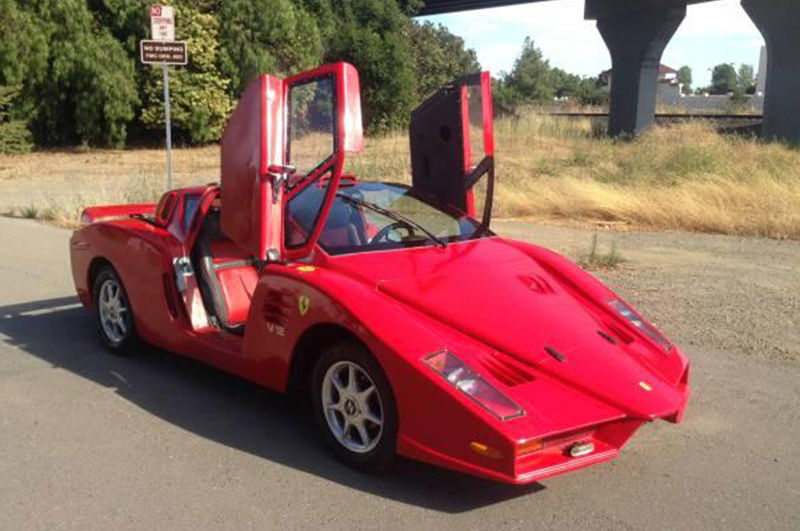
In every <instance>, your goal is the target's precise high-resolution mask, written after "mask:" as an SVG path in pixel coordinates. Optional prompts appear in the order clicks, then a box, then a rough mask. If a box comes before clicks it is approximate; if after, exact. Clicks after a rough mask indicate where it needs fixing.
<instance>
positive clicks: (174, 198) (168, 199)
mask: <svg viewBox="0 0 800 531" xmlns="http://www.w3.org/2000/svg"><path fill="white" fill-rule="evenodd" d="M177 204H178V194H176V193H175V192H167V193H165V194H164V195H162V196H161V199H160V200H159V201H158V206H157V207H156V213H155V218H154V221H155V224H156V225H158V226H159V227H166V226H167V225H169V221H170V219H172V214H173V212H175V206H176V205H177Z"/></svg>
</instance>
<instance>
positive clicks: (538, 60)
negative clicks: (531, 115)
mask: <svg viewBox="0 0 800 531" xmlns="http://www.w3.org/2000/svg"><path fill="white" fill-rule="evenodd" d="M555 84H556V79H555V76H554V75H553V73H552V71H551V69H550V63H549V62H548V61H547V60H546V59H545V58H544V56H543V55H542V51H541V50H540V49H539V48H537V47H536V45H535V44H534V42H533V39H531V38H530V37H526V38H525V42H524V43H523V45H522V51H521V52H520V54H519V56H518V57H517V60H516V61H515V62H514V68H513V69H512V70H511V73H510V74H508V75H507V76H506V77H505V78H504V79H503V85H504V86H505V90H504V91H502V92H501V94H502V95H503V96H502V97H503V98H509V99H510V101H505V102H504V103H506V104H507V105H510V106H512V107H513V106H516V105H520V104H522V103H541V102H546V101H551V100H552V99H553V97H554V96H555V95H556V86H555Z"/></svg>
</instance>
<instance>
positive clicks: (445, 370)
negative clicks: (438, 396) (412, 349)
mask: <svg viewBox="0 0 800 531" xmlns="http://www.w3.org/2000/svg"><path fill="white" fill-rule="evenodd" d="M423 361H424V362H425V363H426V364H427V365H428V366H429V367H430V368H431V369H433V370H434V371H436V372H437V373H439V374H440V375H441V376H442V378H444V379H445V380H447V381H448V382H450V383H451V384H452V385H453V386H454V387H455V388H456V389H458V390H459V391H461V392H462V393H464V394H465V395H467V396H468V397H470V398H471V399H472V400H474V401H475V402H477V403H478V404H480V406H481V407H483V408H484V409H486V410H487V411H489V412H490V413H492V414H493V415H495V416H496V417H497V418H499V419H500V420H510V419H513V418H515V417H521V416H522V415H524V414H525V412H524V411H523V410H522V408H521V407H519V406H518V405H517V404H515V403H514V402H513V401H511V399H509V398H508V397H506V396H505V395H503V394H502V393H501V392H500V391H498V390H497V389H495V388H494V387H493V386H492V384H490V383H489V382H487V381H486V380H484V379H483V378H482V377H481V375H480V374H478V373H476V372H475V371H473V370H472V369H470V368H469V367H468V366H467V364H466V363H464V362H463V361H461V360H460V359H458V358H457V357H455V356H454V355H453V354H451V353H450V352H448V351H446V350H442V351H439V352H436V353H435V354H431V355H430V356H427V357H426V358H424V359H423Z"/></svg>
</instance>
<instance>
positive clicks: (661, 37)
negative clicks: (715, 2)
mask: <svg viewBox="0 0 800 531" xmlns="http://www.w3.org/2000/svg"><path fill="white" fill-rule="evenodd" d="M617 5H618V4H617ZM602 6H611V7H607V8H603V7H602ZM586 7H587V9H586V12H587V16H589V17H590V18H597V29H598V30H599V31H600V35H602V37H603V40H604V41H605V42H606V46H608V50H609V52H610V53H611V63H612V80H611V111H610V114H609V124H608V132H609V134H611V135H614V136H620V135H638V134H639V133H641V132H642V131H643V130H645V129H646V128H648V127H649V126H650V125H652V124H653V122H654V121H655V111H656V94H657V91H658V66H659V64H660V63H661V55H662V54H663V53H664V48H666V47H667V44H669V41H670V39H671V38H672V36H673V35H674V34H675V31H676V30H677V29H678V26H680V24H681V22H683V19H684V17H685V16H686V0H684V1H683V2H682V3H678V4H676V3H675V2H674V0H673V1H672V2H670V3H668V4H666V5H665V4H663V3H662V4H655V3H647V4H646V7H644V6H642V7H639V8H633V9H632V8H630V7H629V8H615V7H614V4H613V3H603V2H600V1H597V0H587V6H586Z"/></svg>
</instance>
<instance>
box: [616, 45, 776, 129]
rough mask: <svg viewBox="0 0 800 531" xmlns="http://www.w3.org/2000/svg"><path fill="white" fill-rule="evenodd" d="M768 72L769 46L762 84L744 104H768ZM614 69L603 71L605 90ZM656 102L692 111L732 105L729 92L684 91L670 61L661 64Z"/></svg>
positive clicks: (764, 56)
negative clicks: (766, 95)
mask: <svg viewBox="0 0 800 531" xmlns="http://www.w3.org/2000/svg"><path fill="white" fill-rule="evenodd" d="M766 73H767V53H766V49H765V48H762V50H761V64H760V65H759V68H758V86H757V88H756V94H755V95H753V96H750V97H749V98H748V101H747V103H746V104H745V105H744V107H745V108H746V109H747V110H749V111H753V112H761V111H762V110H763V108H764V88H765V79H766V77H767V76H766ZM612 77H613V75H612V71H611V70H606V71H605V72H603V73H601V74H600V86H601V90H604V91H606V92H610V91H611V83H612ZM656 102H657V104H658V105H660V106H662V107H679V108H681V109H683V110H685V111H687V112H691V113H706V112H708V113H715V112H717V113H718V112H723V113H724V112H730V111H731V109H732V103H731V98H730V96H729V95H709V94H702V95H693V94H684V93H683V84H682V83H681V82H680V81H678V71H677V70H675V69H674V68H672V67H669V66H667V65H663V64H662V65H659V66H658V91H657V92H656Z"/></svg>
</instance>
